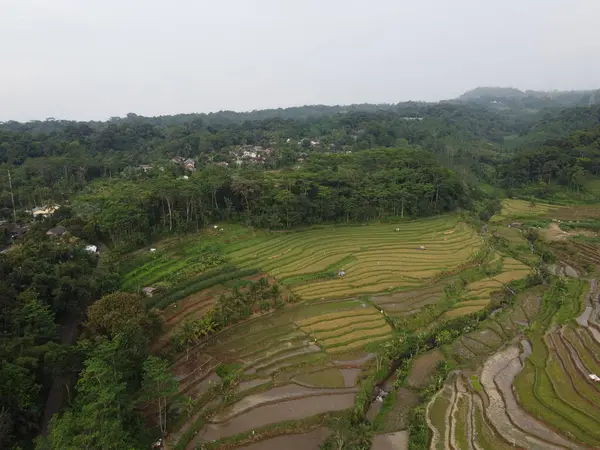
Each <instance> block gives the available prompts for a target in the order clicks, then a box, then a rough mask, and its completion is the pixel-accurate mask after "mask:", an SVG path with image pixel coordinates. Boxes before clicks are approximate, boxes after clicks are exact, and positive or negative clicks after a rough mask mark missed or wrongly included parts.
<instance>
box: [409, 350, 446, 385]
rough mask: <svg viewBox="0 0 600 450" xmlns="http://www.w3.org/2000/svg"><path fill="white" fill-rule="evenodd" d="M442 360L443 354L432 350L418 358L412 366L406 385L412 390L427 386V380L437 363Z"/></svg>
mask: <svg viewBox="0 0 600 450" xmlns="http://www.w3.org/2000/svg"><path fill="white" fill-rule="evenodd" d="M443 360H444V354H443V353H442V352H441V351H439V350H433V351H431V352H428V353H425V354H424V355H422V356H419V357H418V358H417V359H415V361H414V362H413V364H412V367H411V370H410V375H409V376H408V380H407V383H408V385H409V386H411V387H414V388H422V387H425V386H427V385H428V384H429V378H430V377H431V375H432V374H433V373H434V372H435V369H436V366H437V363H438V362H440V361H443Z"/></svg>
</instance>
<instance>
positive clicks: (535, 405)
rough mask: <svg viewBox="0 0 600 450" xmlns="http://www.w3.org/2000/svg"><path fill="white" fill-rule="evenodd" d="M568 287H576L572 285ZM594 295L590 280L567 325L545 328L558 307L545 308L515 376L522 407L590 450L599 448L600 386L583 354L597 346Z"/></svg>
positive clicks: (596, 293)
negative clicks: (581, 304)
mask: <svg viewBox="0 0 600 450" xmlns="http://www.w3.org/2000/svg"><path fill="white" fill-rule="evenodd" d="M570 286H574V287H577V283H576V282H571V285H570ZM572 292H573V293H572V295H576V292H575V291H572ZM599 295H600V291H598V287H597V283H596V282H595V281H593V282H592V283H591V284H590V288H589V291H588V294H587V295H586V296H585V302H584V303H585V304H584V311H583V313H582V314H581V315H580V316H579V317H577V320H576V321H575V322H570V323H569V324H568V325H567V326H562V327H551V326H550V324H552V323H553V322H554V321H555V320H556V318H558V317H561V310H559V311H558V313H556V312H555V313H553V312H552V310H551V309H548V311H547V312H546V315H545V316H542V318H541V319H540V320H543V321H544V322H543V323H541V324H540V328H541V325H545V328H543V329H540V330H538V331H537V332H536V333H534V334H533V335H532V337H531V339H532V345H533V353H532V355H531V357H530V358H529V359H528V360H527V363H526V365H525V367H524V369H523V372H522V373H520V374H519V375H518V376H517V378H516V380H515V387H516V391H517V392H518V394H519V397H520V399H521V401H522V406H523V408H524V409H526V410H527V411H529V412H530V413H531V414H532V415H533V416H534V417H537V418H539V419H540V420H542V421H544V422H545V423H547V424H549V425H550V426H552V427H554V428H556V429H559V430H560V431H561V433H562V435H564V436H565V437H566V438H568V439H569V440H571V441H573V442H576V443H579V444H581V445H584V446H591V447H594V448H596V447H598V446H600V436H599V434H600V432H599V431H598V430H600V427H599V425H598V421H599V420H600V386H599V385H598V383H597V382H595V381H593V380H591V379H590V378H589V375H590V374H592V373H596V372H594V371H595V370H598V369H599V368H600V367H599V366H598V365H597V364H595V363H594V359H591V358H590V357H589V355H590V354H596V355H597V353H596V352H597V351H598V350H599V349H600V335H599V334H598V329H599V328H598V314H599V313H600V303H599V302H598V296H599ZM561 309H562V308H561ZM544 329H547V332H546V333H544V332H543V331H544ZM596 338H598V341H597V340H596ZM583 342H585V345H583V344H582V343H583Z"/></svg>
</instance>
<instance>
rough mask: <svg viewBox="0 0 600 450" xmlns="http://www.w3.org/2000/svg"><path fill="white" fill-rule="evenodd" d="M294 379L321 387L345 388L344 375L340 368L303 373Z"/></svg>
mask: <svg viewBox="0 0 600 450" xmlns="http://www.w3.org/2000/svg"><path fill="white" fill-rule="evenodd" d="M294 380H296V381H299V382H300V383H303V384H307V385H309V386H314V387H319V388H343V387H344V377H343V376H342V374H341V373H340V371H339V370H338V369H334V368H329V369H323V370H319V371H316V372H309V373H301V374H299V375H296V376H295V377H294Z"/></svg>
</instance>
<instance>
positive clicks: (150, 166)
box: [140, 164, 154, 172]
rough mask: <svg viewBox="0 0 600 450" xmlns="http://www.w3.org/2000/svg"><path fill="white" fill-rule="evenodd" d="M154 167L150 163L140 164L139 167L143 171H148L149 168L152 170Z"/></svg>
mask: <svg viewBox="0 0 600 450" xmlns="http://www.w3.org/2000/svg"><path fill="white" fill-rule="evenodd" d="M153 168H154V166H153V165H152V164H142V165H141V166H140V169H141V170H143V171H144V172H148V171H149V170H152V169H153Z"/></svg>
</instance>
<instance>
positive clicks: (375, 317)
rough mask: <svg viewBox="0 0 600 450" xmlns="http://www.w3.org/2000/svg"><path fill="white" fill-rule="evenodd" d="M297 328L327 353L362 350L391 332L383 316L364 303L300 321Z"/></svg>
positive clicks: (384, 338)
mask: <svg viewBox="0 0 600 450" xmlns="http://www.w3.org/2000/svg"><path fill="white" fill-rule="evenodd" d="M296 325H298V327H299V328H300V329H301V330H302V331H303V332H305V333H307V334H309V335H311V336H313V337H314V338H315V340H316V343H317V344H318V345H319V346H320V347H322V348H323V349H324V350H325V351H326V352H328V353H337V352H344V351H348V350H350V349H352V350H353V349H357V348H361V347H362V348H364V346H365V345H366V344H368V343H372V342H379V341H384V340H386V339H389V338H390V337H391V333H392V329H391V327H390V326H389V325H388V323H387V322H386V320H385V318H384V317H383V316H382V314H381V313H380V312H379V311H377V310H376V309H374V308H373V307H371V306H367V305H366V304H365V305H364V307H363V305H361V306H360V307H359V308H357V309H353V310H350V311H339V312H335V313H329V314H322V315H319V316H316V317H311V318H310V319H305V320H300V321H298V322H296Z"/></svg>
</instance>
